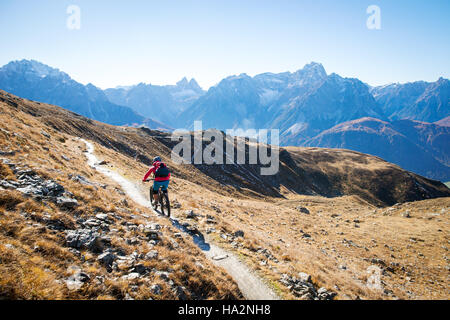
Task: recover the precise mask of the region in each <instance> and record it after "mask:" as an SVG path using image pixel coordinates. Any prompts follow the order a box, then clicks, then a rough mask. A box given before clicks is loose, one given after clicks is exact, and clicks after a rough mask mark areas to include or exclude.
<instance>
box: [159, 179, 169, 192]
mask: <svg viewBox="0 0 450 320" xmlns="http://www.w3.org/2000/svg"><path fill="white" fill-rule="evenodd" d="M160 183H161V184H160V186H161V190H162V191H163V192H164V193H167V189H168V188H169V180H166V181H160Z"/></svg>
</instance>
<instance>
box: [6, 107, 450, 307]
mask: <svg viewBox="0 0 450 320" xmlns="http://www.w3.org/2000/svg"><path fill="white" fill-rule="evenodd" d="M32 107H33V108H36V109H35V110H38V108H50V107H47V106H43V105H41V106H35V105H32ZM8 108H9V107H8ZM27 110H28V111H27V112H29V113H30V110H32V109H27ZM32 112H33V111H31V113H32ZM58 112H59V111H58ZM15 114H17V113H15ZM66 116H67V115H66ZM10 117H11V116H10ZM16 117H17V116H16ZM19 118H22V115H21V116H20V117H19ZM33 118H34V117H27V121H36V122H35V123H33V125H31V126H30V125H28V126H27V125H25V124H23V123H18V124H17V123H15V124H12V125H11V127H14V126H17V127H18V128H19V129H21V130H22V132H24V133H25V134H27V132H29V131H30V130H31V129H30V128H31V127H33V128H35V127H36V128H39V126H41V125H42V124H40V122H44V123H49V124H51V125H53V126H54V127H56V128H58V130H61V129H62V131H64V132H65V134H63V135H64V136H66V137H67V139H66V141H67V140H69V141H71V140H70V139H71V138H70V136H71V135H72V136H77V135H79V134H80V133H82V134H83V135H84V137H86V138H88V139H92V140H93V141H96V142H97V144H96V150H97V151H96V154H97V156H98V157H99V158H101V159H105V160H108V161H109V162H110V166H112V168H114V169H115V170H117V171H119V172H120V173H121V174H123V175H124V176H126V177H127V178H129V179H131V180H134V181H136V182H137V183H138V181H139V179H140V178H141V177H142V173H143V172H145V170H146V168H147V167H146V165H145V164H144V163H145V162H146V161H147V160H148V158H150V157H151V156H153V155H155V154H161V155H166V156H167V155H168V154H169V152H170V148H169V145H168V143H167V139H166V138H165V137H164V135H163V134H161V133H158V132H155V131H144V130H139V129H134V128H116V127H112V126H106V125H103V124H97V123H95V122H91V123H88V124H86V120H80V119H77V118H76V117H75V118H73V117H72V116H71V117H68V118H67V119H68V120H67V121H65V122H64V121H61V120H60V119H58V117H57V116H56V117H50V116H49V115H44V116H41V117H38V118H36V120H34V119H33ZM28 119H29V120H28ZM5 121H6V122H3V123H7V121H8V117H6V120H5ZM19 122H23V121H21V120H19ZM81 125H83V126H81ZM49 131H51V129H49ZM57 132H58V131H52V134H54V135H59V133H57ZM36 134H38V133H36ZM150 135H152V136H153V137H150ZM54 139H56V138H54ZM73 143H75V142H73ZM11 146H14V144H13V143H12V144H11ZM14 148H15V147H14ZM76 148H77V147H76ZM314 150H317V151H316V152H319V153H320V152H321V151H320V149H314ZM37 151H39V152H42V150H41V149H39V150H34V149H33V150H31V152H29V155H28V156H30V155H32V156H33V157H34V158H30V159H29V161H30V163H40V161H41V160H40V157H39V156H38V155H36V153H37ZM136 151H138V153H136ZM289 151H291V150H289ZM65 152H67V153H69V151H68V150H65ZM327 152H331V151H329V150H323V153H324V154H326V153H327ZM295 153H298V157H296V156H295ZM302 153H303V154H302ZM51 154H53V152H51V153H50V155H49V156H50V157H51ZM292 154H294V156H292V157H293V162H294V163H298V162H299V161H301V160H302V158H305V159H308V157H311V159H310V160H309V161H310V164H309V163H308V165H307V166H306V165H304V166H303V167H305V168H311V167H312V163H313V162H314V161H316V160H317V158H315V157H314V155H313V153H311V151H308V149H303V148H294V149H293V151H292ZM321 155H322V158H323V154H321ZM333 155H335V156H336V157H341V158H342V157H344V158H345V159H347V163H345V162H344V164H345V165H342V163H337V166H330V165H328V164H327V161H326V159H324V160H323V161H319V163H320V162H322V165H320V166H319V171H322V172H326V173H327V174H330V173H333V172H334V174H335V176H336V177H339V176H341V175H342V174H341V173H342V172H344V171H347V172H348V170H350V169H352V168H353V167H357V168H358V167H359V166H362V167H364V165H365V161H357V162H355V161H353V162H352V157H358V153H353V152H348V153H347V151H341V152H339V153H335V154H333ZM349 155H350V157H349ZM72 156H73V155H72ZM53 157H55V158H57V159H58V154H53ZM53 157H51V158H50V159H52V158H53ZM359 157H362V156H359ZM27 159H28V158H27ZM363 159H364V158H363ZM284 160H285V161H284V162H285V163H286V168H285V169H286V170H288V169H289V168H292V167H293V166H294V164H293V163H289V161H288V159H284ZM369 160H370V161H371V164H370V166H369V167H371V168H372V169H373V170H374V171H375V172H376V171H377V170H379V169H380V168H379V166H381V167H382V168H386V167H388V168H390V169H391V170H392V168H395V166H393V167H390V164H386V163H385V162H382V161H376V158H374V157H370V159H369ZM47 161H48V162H46V165H47V166H49V165H50V167H52V166H58V168H57V169H56V170H58V169H59V167H60V166H61V164H59V163H57V162H55V161H56V160H55V161H54V159H53V160H51V161H49V160H47ZM80 165H81V163H80ZM76 167H77V166H74V167H73V170H75V168H76ZM333 167H334V168H333ZM172 168H173V169H174V171H175V174H174V179H173V181H172V184H171V196H172V199H173V200H175V199H176V201H177V202H179V203H180V204H181V209H180V210H179V211H178V212H177V215H178V217H179V218H180V219H181V220H182V221H187V222H188V223H190V224H192V225H195V226H197V227H198V228H199V229H200V230H202V231H206V230H207V229H209V228H211V226H213V227H214V228H215V229H216V231H214V230H212V233H211V237H212V238H215V239H216V240H217V241H219V242H221V244H222V245H223V246H225V247H228V248H229V249H230V250H234V251H235V252H236V253H237V254H239V256H240V257H241V258H242V259H244V260H245V261H247V262H248V263H249V264H250V265H251V266H252V267H253V268H254V269H255V270H257V271H258V272H259V273H260V274H261V275H264V276H265V277H266V278H267V279H269V280H270V281H271V283H272V284H273V285H274V287H275V288H277V289H278V291H279V292H280V293H282V294H283V295H284V296H285V297H286V298H294V297H293V296H292V295H291V294H290V292H289V290H288V289H287V288H286V287H284V286H283V285H281V284H280V283H279V282H278V280H279V278H280V274H282V273H288V274H292V275H295V274H296V273H297V272H300V271H303V272H308V273H310V274H311V275H312V276H313V280H314V282H315V283H316V284H317V286H325V287H326V288H328V289H332V290H334V291H336V292H338V293H339V295H338V298H341V299H346V298H356V297H357V296H359V297H361V298H389V297H391V296H392V294H393V295H395V296H397V297H400V298H441V299H446V298H448V293H447V289H446V274H447V273H446V271H445V270H446V269H445V268H446V260H445V259H444V258H443V257H445V255H446V246H447V242H448V234H447V233H446V232H445V230H447V229H448V228H447V227H446V226H447V225H448V222H449V221H448V214H447V213H448V210H449V208H450V201H449V198H441V199H434V200H425V201H420V202H415V203H405V204H402V205H396V206H393V207H392V208H377V207H376V206H375V205H374V204H376V201H373V194H370V193H369V194H370V196H369V197H362V196H359V195H347V196H343V197H335V198H324V197H321V196H319V195H316V196H314V195H311V196H304V195H298V194H296V193H295V192H293V191H292V190H291V189H289V188H288V187H286V186H283V185H282V186H280V187H279V192H280V194H283V196H284V198H282V197H280V196H279V195H275V196H274V197H269V196H268V195H266V194H260V193H257V192H256V190H257V189H255V188H254V187H253V186H251V185H250V186H249V187H248V188H247V189H241V191H240V192H238V191H236V190H235V189H234V188H232V187H230V186H224V185H222V184H220V182H218V181H217V180H215V179H213V177H211V176H209V175H207V174H203V171H201V170H200V169H201V168H200V169H197V168H193V167H192V166H187V165H186V166H179V167H174V166H172ZM52 170H55V168H52ZM85 170H87V171H86V172H85V174H86V175H87V176H88V177H89V178H90V179H94V177H95V179H99V181H102V178H101V177H98V176H95V172H90V171H89V170H90V169H89V168H85ZM316 170H317V169H316ZM396 170H398V169H396ZM83 172H84V171H83ZM52 174H53V173H52ZM375 176H376V174H375ZM194 177H195V180H194ZM238 178H239V177H238ZM238 178H237V179H238ZM346 179H348V182H346V183H342V182H341V184H340V185H341V186H345V187H346V188H349V187H351V186H352V181H354V180H352V179H355V177H354V176H352V174H350V175H349V176H348V177H346ZM192 181H196V182H197V183H193V182H192ZM419 181H421V182H423V183H433V182H429V181H428V180H419ZM68 183H70V182H68ZM297 183H298V182H297ZM393 183H395V181H394V182H393ZM391 184H392V182H391ZM392 185H393V186H394V184H392ZM397 187H398V189H401V188H400V187H401V186H400V185H398V186H397ZM397 187H396V188H397ZM75 189H76V188H75ZM438 189H439V188H438ZM142 190H143V192H146V188H145V187H144V186H142ZM242 190H243V191H242ZM342 190H343V192H344V193H345V192H346V190H345V188H343V189H342ZM439 190H440V189H439ZM350 192H353V193H354V191H351V190H350ZM398 192H399V194H400V195H402V190H398ZM109 193H111V192H109ZM111 194H112V195H105V197H107V196H112V197H114V193H111ZM360 194H361V192H360ZM102 197H103V195H102V196H101V197H100V198H102ZM363 198H366V199H363ZM97 199H98V198H97ZM102 199H105V198H102ZM368 200H371V201H368ZM374 202H375V203H374ZM117 205H118V204H115V205H114V206H117ZM299 205H301V206H306V207H307V208H308V209H309V210H310V212H311V213H310V214H309V215H305V214H302V213H299V212H298V211H297V210H296V209H295V208H296V207H297V206H299ZM188 209H193V210H195V211H196V212H197V213H199V214H200V217H198V218H197V219H195V220H192V219H186V217H185V216H184V214H183V213H182V212H183V211H184V210H188ZM406 210H409V211H410V213H411V216H412V217H411V218H405V217H403V216H402V214H403V213H404V212H405V211H406ZM206 215H210V216H213V217H214V218H215V219H216V221H217V224H216V225H210V224H207V223H206V219H205V217H206ZM238 229H240V230H243V231H244V232H245V236H244V237H243V238H238V239H235V240H234V241H225V240H223V239H222V238H221V237H220V236H219V235H220V234H228V235H230V234H232V233H233V232H234V231H236V230H238ZM210 231H211V230H210ZM305 234H309V235H310V237H306V236H305ZM228 239H229V238H228ZM21 241H22V240H21V239H20V238H19V240H18V242H19V243H20V242H21ZM232 242H234V243H232ZM258 247H262V248H266V249H268V251H270V252H271V254H272V255H273V256H274V257H275V258H276V259H278V261H279V262H278V263H276V262H274V261H271V260H268V259H267V258H265V257H264V256H263V255H262V254H261V253H257V252H256V250H257V249H258ZM189 250H192V251H191V252H190V253H191V254H192V253H194V252H197V251H194V250H195V248H191V249H189ZM196 255H197V254H196ZM200 256H201V255H197V258H199V257H200ZM183 258H184V259H190V256H189V252H188V256H183ZM372 259H380V260H381V261H383V263H384V264H385V265H384V266H383V265H380V266H381V267H383V268H385V269H386V270H387V269H388V268H387V267H389V268H390V269H389V270H390V271H385V273H384V275H383V276H382V280H383V282H384V288H385V289H387V290H390V291H392V294H391V295H388V294H387V293H389V291H386V293H383V291H381V292H378V291H373V290H370V289H368V288H367V286H366V279H367V271H366V270H367V268H368V267H369V266H371V265H372V264H373V263H374V262H372ZM380 260H373V261H380ZM263 261H264V262H265V264H263V265H262V264H261V262H263ZM378 263H379V262H378ZM202 264H203V262H202ZM339 266H341V267H342V266H345V267H346V269H345V270H343V268H339ZM213 281H214V280H213ZM335 286H336V287H335Z"/></svg>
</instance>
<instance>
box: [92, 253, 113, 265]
mask: <svg viewBox="0 0 450 320" xmlns="http://www.w3.org/2000/svg"><path fill="white" fill-rule="evenodd" d="M116 258H117V257H116V255H114V254H113V253H112V252H105V253H102V254H101V255H99V256H98V257H97V261H98V262H100V263H101V264H102V265H104V266H105V267H107V268H110V267H111V266H112V264H113V262H114V261H115V260H116Z"/></svg>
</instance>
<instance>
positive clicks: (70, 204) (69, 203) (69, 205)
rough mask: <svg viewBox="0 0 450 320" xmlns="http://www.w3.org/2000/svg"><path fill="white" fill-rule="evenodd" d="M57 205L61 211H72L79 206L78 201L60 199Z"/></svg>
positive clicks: (57, 200)
mask: <svg viewBox="0 0 450 320" xmlns="http://www.w3.org/2000/svg"><path fill="white" fill-rule="evenodd" d="M56 204H58V205H59V206H60V207H61V209H66V210H71V209H74V208H76V207H77V206H78V201H77V200H76V199H71V198H66V197H58V198H57V199H56Z"/></svg>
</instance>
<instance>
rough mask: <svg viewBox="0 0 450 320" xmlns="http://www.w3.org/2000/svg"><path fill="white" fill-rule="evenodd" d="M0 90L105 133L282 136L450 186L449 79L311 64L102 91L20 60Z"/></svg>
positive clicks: (1, 74) (4, 75)
mask: <svg viewBox="0 0 450 320" xmlns="http://www.w3.org/2000/svg"><path fill="white" fill-rule="evenodd" d="M0 89H3V90H5V91H8V92H11V93H13V94H16V95H19V96H21V97H24V98H28V99H32V100H36V101H41V102H46V103H52V104H56V105H59V106H62V107H65V108H67V109H69V110H72V111H74V112H77V113H80V114H82V115H84V116H87V117H90V118H92V119H95V120H99V121H102V122H106V123H110V124H117V125H135V126H136V125H142V124H145V125H147V126H148V127H150V128H155V129H166V130H168V129H170V128H180V127H183V128H188V129H192V126H193V122H194V120H202V121H203V128H204V129H207V128H216V129H221V130H224V129H229V128H242V129H248V128H256V129H257V128H274V129H279V130H280V134H281V144H282V145H295V146H319V147H333V148H348V149H352V150H356V151H360V152H365V153H369V154H373V155H376V156H379V157H382V158H384V159H386V160H388V161H392V162H394V163H396V164H399V165H401V166H403V167H404V168H405V169H408V170H411V171H414V172H418V173H420V174H423V175H425V176H427V177H430V178H434V179H439V180H443V181H448V180H450V173H449V166H450V163H449V158H450V140H449V139H448V136H449V131H448V130H449V125H450V120H449V119H450V97H449V94H450V84H449V80H448V79H443V78H440V79H439V80H437V81H436V82H433V83H429V82H424V81H418V82H413V83H407V84H391V85H386V86H379V87H371V86H369V85H367V84H365V83H363V82H362V81H360V80H358V79H354V78H343V77H340V76H339V75H337V74H334V73H333V74H330V75H328V74H327V73H326V71H325V69H324V68H323V66H322V65H321V64H319V63H314V62H313V63H310V64H307V65H306V66H305V67H304V68H303V69H300V70H298V71H296V72H293V73H291V72H284V73H278V74H275V73H263V74H260V75H256V76H254V77H250V76H248V75H246V74H241V75H237V76H230V77H227V78H225V79H223V80H222V81H220V82H219V83H218V84H217V85H215V86H213V87H211V88H210V89H209V90H208V91H204V90H203V89H202V88H201V87H200V86H199V85H198V84H197V82H196V81H195V80H194V79H191V80H190V81H188V80H187V79H186V78H184V79H182V80H181V81H179V82H178V83H176V84H175V85H166V86H157V85H152V84H144V83H140V84H138V85H134V86H128V87H117V88H114V89H107V90H104V91H102V90H101V89H99V88H97V87H95V86H93V85H91V84H88V85H86V86H84V85H82V84H80V83H77V82H76V81H74V80H72V79H71V78H70V77H69V76H68V75H67V74H65V73H63V72H61V71H59V70H57V69H53V68H50V67H48V66H46V65H44V64H41V63H39V62H36V61H28V60H22V61H14V62H11V63H9V64H7V65H5V66H4V67H2V68H1V69H0ZM151 119H153V120H151Z"/></svg>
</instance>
